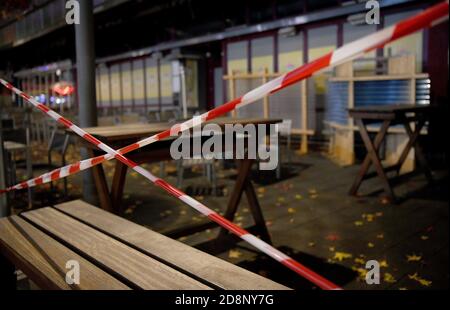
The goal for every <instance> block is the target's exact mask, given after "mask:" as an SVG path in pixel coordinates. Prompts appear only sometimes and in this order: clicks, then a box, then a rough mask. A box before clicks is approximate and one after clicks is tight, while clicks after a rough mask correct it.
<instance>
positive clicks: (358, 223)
mask: <svg viewBox="0 0 450 310" xmlns="http://www.w3.org/2000/svg"><path fill="white" fill-rule="evenodd" d="M353 223H354V224H355V226H362V225H364V222H363V221H354V222H353Z"/></svg>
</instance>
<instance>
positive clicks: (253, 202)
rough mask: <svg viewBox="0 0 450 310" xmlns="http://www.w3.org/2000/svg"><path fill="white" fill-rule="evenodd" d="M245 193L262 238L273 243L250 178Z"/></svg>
mask: <svg viewBox="0 0 450 310" xmlns="http://www.w3.org/2000/svg"><path fill="white" fill-rule="evenodd" d="M245 194H246V196H247V200H248V204H249V207H250V211H251V212H252V215H253V219H254V220H255V224H256V227H257V231H258V233H259V235H260V237H261V239H263V240H264V241H266V242H267V243H269V244H272V240H271V238H270V234H269V231H268V229H267V226H266V221H265V220H264V215H263V213H262V210H261V205H260V204H259V201H258V196H256V193H255V188H254V187H253V184H252V182H251V181H250V180H249V179H247V182H246V183H245Z"/></svg>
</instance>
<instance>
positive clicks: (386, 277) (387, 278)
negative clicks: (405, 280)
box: [383, 272, 397, 283]
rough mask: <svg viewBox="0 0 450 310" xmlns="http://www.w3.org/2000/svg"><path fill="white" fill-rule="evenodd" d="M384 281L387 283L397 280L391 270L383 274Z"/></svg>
mask: <svg viewBox="0 0 450 310" xmlns="http://www.w3.org/2000/svg"><path fill="white" fill-rule="evenodd" d="M383 279H384V282H387V283H395V282H397V280H395V278H394V276H393V275H391V274H390V273H389V272H385V273H384V276H383Z"/></svg>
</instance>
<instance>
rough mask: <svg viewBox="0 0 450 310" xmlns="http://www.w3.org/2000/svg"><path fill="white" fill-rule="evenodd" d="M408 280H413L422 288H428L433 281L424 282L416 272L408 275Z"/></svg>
mask: <svg viewBox="0 0 450 310" xmlns="http://www.w3.org/2000/svg"><path fill="white" fill-rule="evenodd" d="M408 278H410V279H411V280H415V281H417V282H419V283H420V284H421V285H423V286H430V285H431V283H433V281H429V280H425V279H423V278H421V277H420V276H419V275H418V274H417V272H416V273H415V274H413V275H408Z"/></svg>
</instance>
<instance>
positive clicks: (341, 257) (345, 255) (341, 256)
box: [333, 252, 352, 262]
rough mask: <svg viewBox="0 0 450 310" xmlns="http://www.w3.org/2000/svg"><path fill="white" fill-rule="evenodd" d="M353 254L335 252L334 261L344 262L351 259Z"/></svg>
mask: <svg viewBox="0 0 450 310" xmlns="http://www.w3.org/2000/svg"><path fill="white" fill-rule="evenodd" d="M351 257H352V254H350V253H345V252H335V253H334V257H333V259H335V260H338V261H340V262H342V261H343V260H344V259H347V258H351Z"/></svg>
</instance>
